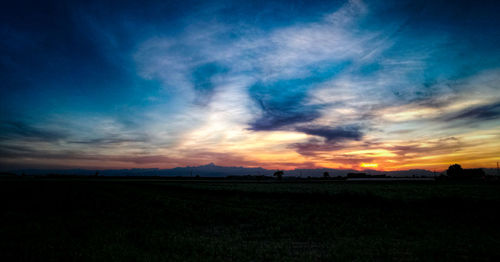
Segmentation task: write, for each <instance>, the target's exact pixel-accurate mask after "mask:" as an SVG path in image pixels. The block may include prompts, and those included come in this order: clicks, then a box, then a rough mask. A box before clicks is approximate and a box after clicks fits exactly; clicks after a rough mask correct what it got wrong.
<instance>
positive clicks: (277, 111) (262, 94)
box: [249, 78, 321, 131]
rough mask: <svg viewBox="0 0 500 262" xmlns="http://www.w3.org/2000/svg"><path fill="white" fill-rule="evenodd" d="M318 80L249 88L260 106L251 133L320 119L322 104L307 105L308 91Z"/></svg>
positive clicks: (294, 81) (299, 80)
mask: <svg viewBox="0 0 500 262" xmlns="http://www.w3.org/2000/svg"><path fill="white" fill-rule="evenodd" d="M315 81H318V79H315V78H314V79H308V78H306V79H290V80H282V81H278V82H275V83H271V84H263V83H260V84H257V85H254V86H252V87H251V88H250V90H249V92H250V96H251V97H252V98H253V99H254V101H255V102H256V103H257V104H258V105H259V107H260V109H261V115H260V117H258V118H257V119H255V120H254V121H252V122H250V130H254V131H268V130H281V129H283V128H285V127H289V126H291V125H294V124H299V123H307V122H310V121H313V120H314V119H317V118H319V117H320V116H321V114H320V112H319V109H321V105H309V104H307V100H306V98H307V92H308V90H309V88H310V87H311V85H313V84H315V83H317V82H315Z"/></svg>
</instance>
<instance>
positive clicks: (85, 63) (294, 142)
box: [0, 0, 500, 170]
mask: <svg viewBox="0 0 500 262" xmlns="http://www.w3.org/2000/svg"><path fill="white" fill-rule="evenodd" d="M104 2H107V3H104ZM2 5H3V6H2V8H1V10H0V14H1V15H0V80H1V82H0V169H18V168H92V169H94V168H113V169H114V168H149V167H158V168H171V167H177V166H186V165H202V164H207V163H210V162H214V163H215V164H217V165H221V166H247V167H257V166H261V167H264V168H283V169H293V168H321V167H328V168H354V169H364V168H371V169H379V170H402V169H415V168H423V169H429V170H434V169H436V170H443V169H446V168H447V167H448V166H449V165H450V164H453V163H460V164H461V165H462V166H463V167H465V168H472V167H496V162H497V161H500V18H499V14H500V4H499V3H498V2H497V1H401V0H397V1H396V0H394V1H362V0H351V1H157V2H154V1H61V2H53V1H47V2H45V1H36V2H33V3H27V2H24V1H12V2H11V3H3V4H2Z"/></svg>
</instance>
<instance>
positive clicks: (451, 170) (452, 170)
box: [446, 164, 464, 178]
mask: <svg viewBox="0 0 500 262" xmlns="http://www.w3.org/2000/svg"><path fill="white" fill-rule="evenodd" d="M463 172H464V170H463V168H462V167H461V166H460V165H459V164H454V165H451V166H450V167H448V171H446V174H447V175H448V176H449V177H450V178H458V177H460V176H461V175H462V174H463Z"/></svg>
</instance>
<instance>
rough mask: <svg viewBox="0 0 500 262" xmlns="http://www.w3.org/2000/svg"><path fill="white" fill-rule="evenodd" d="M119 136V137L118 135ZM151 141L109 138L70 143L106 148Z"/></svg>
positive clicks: (142, 137) (144, 137) (134, 138)
mask: <svg viewBox="0 0 500 262" xmlns="http://www.w3.org/2000/svg"><path fill="white" fill-rule="evenodd" d="M117 136H119V135H117ZM148 141H149V139H148V138H147V137H146V136H140V135H138V136H134V137H133V138H120V137H116V136H115V137H107V138H94V139H87V140H72V141H68V142H69V143H74V144H84V145H95V146H106V145H120V144H124V143H145V142H148Z"/></svg>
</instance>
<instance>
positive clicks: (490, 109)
mask: <svg viewBox="0 0 500 262" xmlns="http://www.w3.org/2000/svg"><path fill="white" fill-rule="evenodd" d="M499 117H500V102H497V103H493V104H489V105H483V106H478V107H474V108H470V109H466V110H463V111H462V112H459V113H458V114H455V115H453V116H451V117H448V118H447V119H446V120H448V121H452V120H470V121H483V120H493V119H498V118H499Z"/></svg>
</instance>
